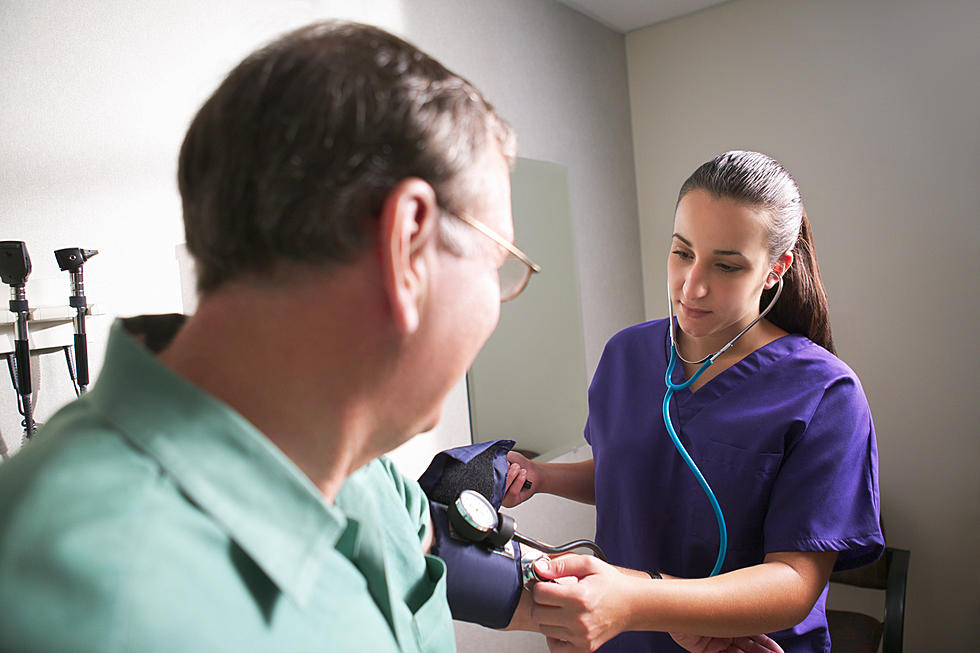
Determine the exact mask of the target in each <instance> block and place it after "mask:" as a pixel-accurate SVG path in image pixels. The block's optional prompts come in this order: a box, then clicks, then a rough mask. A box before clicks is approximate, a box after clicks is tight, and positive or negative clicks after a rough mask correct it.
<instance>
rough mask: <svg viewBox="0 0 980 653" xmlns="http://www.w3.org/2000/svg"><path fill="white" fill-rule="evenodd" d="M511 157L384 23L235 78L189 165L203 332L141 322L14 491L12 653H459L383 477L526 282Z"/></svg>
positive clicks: (486, 124) (316, 30)
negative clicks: (513, 206)
mask: <svg viewBox="0 0 980 653" xmlns="http://www.w3.org/2000/svg"><path fill="white" fill-rule="evenodd" d="M514 143H515V141H514V137H513V134H512V132H511V131H510V129H509V128H508V127H507V126H506V125H505V124H504V123H503V121H502V120H501V119H500V118H498V117H497V115H496V114H495V112H494V110H493V108H492V107H491V106H490V105H489V104H488V103H487V102H486V100H485V99H483V97H482V96H481V95H480V93H479V92H478V91H477V90H476V89H475V88H474V87H473V86H472V85H471V84H469V83H468V82H466V81H465V80H463V79H461V78H460V77H458V76H457V75H455V74H453V73H451V72H450V71H448V70H446V69H445V68H444V67H443V66H442V65H440V64H439V63H438V62H436V61H435V60H433V59H432V58H430V57H428V56H427V55H425V54H424V53H422V52H420V51H419V50H417V49H416V48H414V47H413V46H411V45H409V44H408V43H405V42H404V41H402V40H400V39H398V38H396V37H394V36H392V35H390V34H388V33H385V32H383V31H381V30H378V29H375V28H372V27H367V26H363V25H354V24H342V23H327V24H319V25H313V26H310V27H307V28H303V29H300V30H298V31H296V32H293V33H291V34H288V35H286V36H285V37H283V38H281V39H279V40H278V41H276V42H274V43H272V44H271V45H269V46H267V47H266V48H264V49H262V50H260V51H258V52H256V53H255V54H253V55H252V56H250V57H248V58H247V59H246V60H245V61H243V62H242V63H241V64H240V65H239V66H238V67H237V68H235V70H233V71H232V72H231V73H230V74H229V76H228V78H227V79H226V80H225V81H224V82H223V83H222V85H221V86H220V87H219V88H218V89H217V91H216V92H215V93H214V95H213V96H212V97H211V98H210V99H209V100H208V101H207V102H206V103H205V104H204V106H203V107H202V108H201V110H200V112H199V113H198V115H197V116H196V118H195V119H194V121H193V123H192V124H191V126H190V129H189V131H188V133H187V136H186V139H185V141H184V144H183V147H182V150H181V153H180V165H179V173H178V177H179V185H180V192H181V196H182V199H183V209H184V220H185V226H186V236H187V245H188V249H189V250H190V252H191V253H192V255H193V256H194V258H195V260H196V265H197V272H198V277H199V290H200V293H201V300H200V305H199V308H198V312H197V313H196V314H195V315H193V316H191V317H189V318H187V319H186V321H184V320H183V319H182V318H180V317H178V316H151V317H142V318H135V319H130V320H122V321H119V322H117V323H116V324H115V325H114V326H113V329H112V333H111V335H110V340H109V345H108V351H107V355H106V361H105V365H104V367H103V369H102V373H101V376H100V379H99V381H98V383H97V385H96V387H95V388H94V389H93V390H92V392H90V393H89V394H87V395H86V396H84V397H83V398H82V399H81V400H79V401H76V402H74V403H73V404H71V405H69V406H68V407H66V408H65V409H63V410H62V411H61V412H60V413H59V414H58V415H57V416H55V417H54V418H52V419H51V420H50V421H49V423H48V425H47V427H46V428H45V429H44V430H43V431H42V432H40V433H39V434H38V436H37V437H36V438H35V439H34V440H33V441H32V442H31V444H30V445H29V446H28V447H26V448H25V449H24V450H23V451H22V452H21V453H20V454H18V455H17V456H15V457H14V459H12V460H11V461H10V462H8V463H6V464H5V465H4V466H3V468H2V469H0V533H2V536H0V538H2V539H0V649H2V650H19V651H28V650H33V651H41V650H45V651H55V650H57V651H192V650H193V651H216V650H236V651H242V650H264V651H274V650H281V651H306V650H311V651H312V650H317V651H354V650H357V651H361V652H364V653H366V652H371V653H377V652H383V651H395V650H401V651H450V650H453V648H454V643H453V634H452V626H451V620H450V615H449V610H448V607H447V604H446V598H445V589H444V583H445V581H444V576H445V567H444V565H443V564H442V563H441V561H439V560H438V559H436V558H433V557H429V556H425V555H424V554H423V549H425V547H426V546H427V540H428V539H429V538H430V537H431V534H430V532H429V519H428V508H427V503H426V500H425V497H424V495H422V493H421V491H420V489H419V487H418V485H417V484H416V483H415V482H414V481H409V480H407V479H405V478H404V477H402V476H401V475H400V474H399V473H398V472H397V471H396V470H395V469H394V468H393V467H392V465H391V464H390V463H389V462H387V461H386V460H385V459H383V458H381V459H379V456H381V455H382V454H384V453H385V452H386V451H389V450H391V449H393V448H394V447H396V446H398V445H399V444H401V443H402V442H404V441H406V440H408V439H409V438H411V437H412V436H413V435H415V434H416V433H419V432H421V431H424V430H426V429H429V428H431V427H432V426H433V425H435V424H436V422H437V421H438V420H439V416H440V410H441V407H442V403H443V400H444V398H445V396H446V394H447V392H448V391H449V389H450V388H451V387H452V386H453V385H454V383H456V382H457V381H458V379H459V378H460V377H461V375H463V374H464V373H465V371H466V369H467V368H468V367H469V365H470V364H471V362H472V361H473V359H474V357H475V356H476V354H477V351H478V350H479V349H480V347H481V346H482V344H483V343H484V341H485V340H486V339H487V337H488V336H489V335H490V333H491V331H492V330H493V328H494V327H495V325H496V322H497V318H498V314H499V301H500V300H501V299H502V298H503V299H506V298H508V297H509V296H512V295H513V294H516V292H519V291H520V289H521V288H523V284H524V283H526V281H527V277H528V276H529V274H530V270H529V269H528V268H527V267H524V266H525V264H524V263H522V262H520V261H518V260H517V259H516V258H515V257H514V255H513V253H511V252H513V251H514V249H513V246H512V245H510V243H509V241H510V240H512V234H513V225H512V218H511V211H510V187H509V178H508V169H509V164H510V163H511V162H512V161H513V158H514V156H515V144H514ZM500 236H502V238H500ZM495 240H497V242H495ZM512 266H517V268H516V269H517V272H516V274H513V275H512V274H511V272H512V271H513V270H514V269H515V268H514V267H512ZM498 268H499V270H498ZM505 271H507V272H506V274H505ZM502 295H503V296H502Z"/></svg>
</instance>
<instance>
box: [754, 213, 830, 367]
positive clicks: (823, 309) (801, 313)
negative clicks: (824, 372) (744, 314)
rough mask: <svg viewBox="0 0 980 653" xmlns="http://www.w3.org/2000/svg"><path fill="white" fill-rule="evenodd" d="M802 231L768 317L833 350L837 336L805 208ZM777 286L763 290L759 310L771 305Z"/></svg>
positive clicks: (781, 326) (791, 331)
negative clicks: (833, 332)
mask: <svg viewBox="0 0 980 653" xmlns="http://www.w3.org/2000/svg"><path fill="white" fill-rule="evenodd" d="M802 217H803V219H802V221H801V224H800V234H799V236H798V238H797V240H796V245H795V246H794V247H793V264H792V265H791V266H790V267H789V269H788V270H786V272H785V273H784V274H783V292H782V295H781V296H780V297H779V300H778V301H777V302H776V304H775V305H774V306H773V307H772V310H771V311H769V314H768V315H766V319H768V320H769V321H770V322H772V323H773V324H775V325H776V326H778V327H779V328H781V329H783V330H784V331H786V332H788V333H799V334H802V335H804V336H806V337H807V338H809V339H810V340H812V341H813V342H815V343H817V344H818V345H820V346H821V347H823V348H824V349H826V350H827V351H829V352H830V353H832V354H836V353H837V351H836V350H835V349H834V337H833V335H832V334H831V331H830V308H829V302H828V300H827V291H826V290H825V289H824V286H823V280H822V279H821V278H820V267H819V266H818V265H817V251H816V249H814V246H813V230H812V229H811V227H810V220H809V219H808V218H807V216H806V210H805V209H804V210H803V216H802ZM774 293H775V288H771V289H769V290H766V291H764V292H763V293H762V299H761V300H760V310H762V309H763V308H764V307H766V306H768V305H769V302H770V301H771V300H772V296H773V294H774Z"/></svg>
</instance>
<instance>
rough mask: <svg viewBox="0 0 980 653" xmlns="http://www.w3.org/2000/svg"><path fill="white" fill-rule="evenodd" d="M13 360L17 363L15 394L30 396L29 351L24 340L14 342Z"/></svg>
mask: <svg viewBox="0 0 980 653" xmlns="http://www.w3.org/2000/svg"><path fill="white" fill-rule="evenodd" d="M14 359H15V360H16V361H17V393H18V394H20V395H22V396H28V397H29V396H30V395H31V392H32V390H31V365H30V360H31V349H30V345H29V344H28V342H27V341H26V340H15V341H14Z"/></svg>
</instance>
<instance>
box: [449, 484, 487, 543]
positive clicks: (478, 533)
mask: <svg viewBox="0 0 980 653" xmlns="http://www.w3.org/2000/svg"><path fill="white" fill-rule="evenodd" d="M497 521H498V519H497V511H496V510H494V508H493V505H492V504H491V503H490V502H489V501H487V498H486V497H485V496H483V495H482V494H480V493H479V492H476V491H474V490H463V491H462V492H460V494H459V498H457V499H456V501H455V502H454V503H453V505H452V506H451V507H450V509H449V522H450V523H451V524H452V525H453V528H455V529H456V530H457V531H458V532H459V534H460V535H462V536H463V537H464V538H466V539H467V540H470V541H471V542H482V541H483V540H485V539H486V538H487V535H488V534H489V533H491V532H492V531H493V529H495V528H496V527H497Z"/></svg>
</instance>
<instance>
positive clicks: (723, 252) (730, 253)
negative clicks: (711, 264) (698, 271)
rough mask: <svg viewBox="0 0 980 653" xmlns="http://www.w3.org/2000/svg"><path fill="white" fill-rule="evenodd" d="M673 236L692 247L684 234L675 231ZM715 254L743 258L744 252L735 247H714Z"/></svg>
mask: <svg viewBox="0 0 980 653" xmlns="http://www.w3.org/2000/svg"><path fill="white" fill-rule="evenodd" d="M673 237H674V238H676V239H677V240H679V241H681V242H682V243H684V244H685V245H687V246H688V247H693V245H692V244H691V241H689V240H688V239H687V238H685V237H684V236H682V235H680V234H678V233H675V234H674V235H673ZM715 254H717V255H719V256H741V257H742V258H745V254H743V253H742V252H740V251H738V250H737V249H716V250H715Z"/></svg>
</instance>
